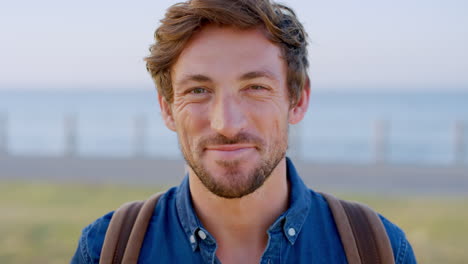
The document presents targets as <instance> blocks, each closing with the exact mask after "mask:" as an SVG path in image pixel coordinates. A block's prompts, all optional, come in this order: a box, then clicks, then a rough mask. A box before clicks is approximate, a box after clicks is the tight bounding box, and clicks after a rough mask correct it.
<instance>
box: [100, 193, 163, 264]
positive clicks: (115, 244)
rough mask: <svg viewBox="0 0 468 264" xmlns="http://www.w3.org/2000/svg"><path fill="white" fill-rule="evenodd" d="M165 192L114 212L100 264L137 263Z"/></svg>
mask: <svg viewBox="0 0 468 264" xmlns="http://www.w3.org/2000/svg"><path fill="white" fill-rule="evenodd" d="M162 194H163V192H160V193H157V194H154V195H153V196H151V197H150V198H149V199H148V200H146V201H135V202H130V203H126V204H124V205H122V206H121V207H120V208H119V209H117V210H116V211H115V212H114V215H113V216H112V219H111V221H110V223H109V227H108V228H107V232H106V237H105V239H104V244H103V246H102V251H101V257H100V260H99V263H100V264H120V263H124V264H130V263H137V262H138V257H139V255H140V249H141V246H142V244H143V240H144V238H145V234H146V229H147V228H148V224H149V221H150V220H151V217H152V216H153V212H154V208H155V207H156V204H157V202H158V200H159V197H161V195H162Z"/></svg>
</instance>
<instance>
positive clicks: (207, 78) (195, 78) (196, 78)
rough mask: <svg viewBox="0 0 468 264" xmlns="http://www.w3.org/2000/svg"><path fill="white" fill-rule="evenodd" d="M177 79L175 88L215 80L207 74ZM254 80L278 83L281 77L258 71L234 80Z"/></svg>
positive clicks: (179, 76)
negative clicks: (263, 79)
mask: <svg viewBox="0 0 468 264" xmlns="http://www.w3.org/2000/svg"><path fill="white" fill-rule="evenodd" d="M177 76H178V78H177V79H175V80H174V84H175V85H177V86H183V85H185V84H187V83H190V82H198V83H214V82H216V80H214V79H212V77H210V75H209V74H206V75H205V74H200V73H182V74H179V75H177ZM256 78H266V79H269V80H271V81H275V82H279V81H281V76H278V74H277V73H275V72H272V71H270V70H268V69H259V70H252V71H246V72H245V73H243V74H240V75H238V76H237V78H236V80H238V81H248V80H252V79H256Z"/></svg>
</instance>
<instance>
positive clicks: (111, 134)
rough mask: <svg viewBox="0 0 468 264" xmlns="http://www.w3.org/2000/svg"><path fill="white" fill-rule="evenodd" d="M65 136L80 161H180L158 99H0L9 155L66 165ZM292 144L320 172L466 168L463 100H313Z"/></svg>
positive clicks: (10, 94)
mask: <svg viewBox="0 0 468 264" xmlns="http://www.w3.org/2000/svg"><path fill="white" fill-rule="evenodd" d="M70 120H72V121H70ZM66 123H68V124H69V125H68V126H67V125H65V124H66ZM70 123H71V124H72V125H71V126H70ZM70 127H71V128H70ZM70 130H71V132H70ZM70 134H72V135H74V138H75V142H76V144H75V149H74V150H75V154H76V155H78V156H82V157H89V158H93V157H133V156H140V157H141V156H143V157H147V158H165V159H180V158H181V154H180V150H179V147H178V142H177V136H176V134H175V133H174V132H172V131H170V130H168V129H167V128H166V127H165V126H164V123H163V121H162V119H161V115H160V111H159V106H158V103H157V94H156V91H155V90H151V89H148V90H132V89H116V90H110V89H103V90H91V89H87V90H80V89H70V90H59V89H50V90H47V89H41V90H34V89H16V90H0V135H3V136H2V137H3V141H2V140H0V142H3V143H0V144H3V145H4V146H3V148H4V149H6V151H7V152H8V154H9V155H20V156H21V155H28V156H34V155H41V156H60V155H64V153H67V142H69V141H70V140H69V137H67V135H70ZM290 143H291V146H290V149H289V150H288V151H289V155H294V156H296V158H298V159H299V158H300V159H303V160H306V161H312V162H320V163H357V164H359V163H372V162H376V161H380V162H387V163H391V164H426V165H427V164H429V165H432V164H433V165H451V164H454V163H455V162H458V163H462V164H467V163H468V159H467V149H468V90H458V91H457V90H455V91H443V90H439V91H424V90H417V91H392V90H388V91H370V90H368V91H358V90H356V91H349V90H343V91H339V90H334V91H326V90H324V91H312V94H311V101H310V105H309V110H308V113H307V115H306V117H305V119H304V120H303V121H302V122H301V123H300V124H298V125H293V126H291V127H290ZM1 147H2V146H0V148H1Z"/></svg>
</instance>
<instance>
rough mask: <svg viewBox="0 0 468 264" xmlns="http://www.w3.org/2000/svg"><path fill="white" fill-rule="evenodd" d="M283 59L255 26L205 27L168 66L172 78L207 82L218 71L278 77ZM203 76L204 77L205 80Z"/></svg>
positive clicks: (243, 76) (240, 75)
mask: <svg viewBox="0 0 468 264" xmlns="http://www.w3.org/2000/svg"><path fill="white" fill-rule="evenodd" d="M285 72H286V71H285V61H284V59H283V58H282V56H281V50H280V48H279V47H278V46H277V45H275V44H273V43H272V42H271V41H270V40H268V39H267V38H266V36H265V35H264V34H263V33H262V32H261V31H260V30H258V29H249V30H241V29H236V28H231V27H219V26H207V27H204V28H203V29H202V30H201V31H200V32H198V33H197V34H196V35H195V36H193V37H192V39H191V40H190V41H189V42H188V43H187V45H186V46H185V48H184V49H183V51H182V52H181V54H180V56H179V58H178V59H177V61H176V63H175V64H174V65H173V67H172V68H171V75H172V77H173V81H175V82H181V81H184V80H186V79H192V80H199V81H209V80H207V79H206V78H204V77H209V78H211V79H213V77H210V76H216V75H218V74H219V73H222V74H223V75H225V74H226V73H228V74H230V75H231V76H232V78H236V79H248V78H253V77H265V78H270V79H281V78H282V77H284V76H282V75H284V74H285ZM204 79H206V80H204Z"/></svg>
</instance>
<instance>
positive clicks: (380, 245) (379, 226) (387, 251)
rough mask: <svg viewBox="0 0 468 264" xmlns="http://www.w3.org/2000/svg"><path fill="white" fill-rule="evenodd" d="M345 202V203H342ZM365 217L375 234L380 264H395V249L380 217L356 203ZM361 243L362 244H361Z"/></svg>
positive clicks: (374, 239) (366, 207) (374, 238)
mask: <svg viewBox="0 0 468 264" xmlns="http://www.w3.org/2000/svg"><path fill="white" fill-rule="evenodd" d="M342 202H345V201H342ZM354 204H355V205H356V206H357V207H359V210H360V211H361V213H362V214H363V215H364V216H363V217H365V219H366V220H367V221H368V223H369V228H370V230H369V231H370V232H372V234H373V239H372V240H373V241H374V243H375V250H376V252H378V255H379V259H380V263H382V264H394V263H395V259H394V256H393V249H392V245H391V243H390V239H389V238H388V235H387V231H386V230H385V226H384V225H383V223H382V220H381V219H380V217H379V215H378V214H377V213H376V212H375V211H374V210H372V209H371V208H369V207H368V206H366V205H364V204H361V203H354ZM359 243H361V242H359ZM368 263H370V262H368Z"/></svg>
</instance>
